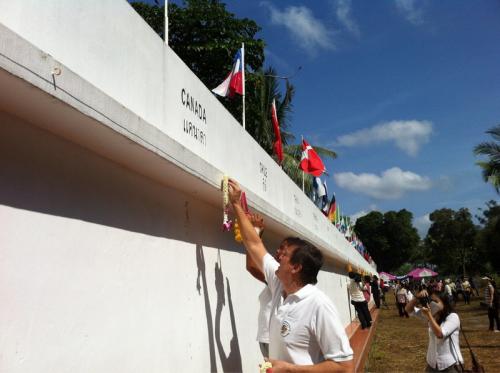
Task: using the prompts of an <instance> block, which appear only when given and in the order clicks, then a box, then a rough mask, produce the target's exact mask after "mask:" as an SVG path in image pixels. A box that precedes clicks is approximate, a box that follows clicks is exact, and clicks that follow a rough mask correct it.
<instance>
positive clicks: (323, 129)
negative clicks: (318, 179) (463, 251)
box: [226, 0, 500, 234]
mask: <svg viewBox="0 0 500 373" xmlns="http://www.w3.org/2000/svg"><path fill="white" fill-rule="evenodd" d="M226 4H227V9H228V10H229V11H231V12H233V13H235V14H236V15H237V16H238V17H240V18H242V17H248V18H251V19H254V20H255V21H256V22H257V23H258V24H259V25H260V26H261V27H262V31H261V33H260V35H259V36H260V37H261V38H263V39H264V40H265V42H266V44H267V47H266V65H272V66H274V67H275V68H276V69H277V70H278V72H279V74H281V75H288V74H293V73H294V72H295V71H296V69H297V67H298V66H302V69H301V71H300V73H299V74H298V75H296V76H295V77H294V78H293V79H292V83H293V84H294V85H295V87H296V96H295V99H294V102H293V104H294V114H293V120H292V130H293V132H294V133H295V134H296V135H297V137H298V138H299V139H300V135H304V137H305V138H306V139H307V140H308V141H309V142H310V143H311V144H312V145H313V146H314V145H321V146H327V147H330V148H332V149H334V150H335V151H337V152H338V154H339V157H338V159H336V160H334V161H328V162H327V169H328V170H329V173H330V175H329V176H328V177H327V184H328V187H329V189H330V191H331V190H334V191H335V193H336V196H337V201H339V203H340V205H341V208H342V210H343V212H345V213H347V214H348V215H351V216H359V215H362V214H364V213H367V212H368V211H370V210H373V209H376V210H379V211H382V212H385V211H388V210H399V209H402V208H406V209H408V210H410V211H411V212H412V213H413V214H414V223H415V225H416V226H417V227H418V228H419V230H420V232H421V234H422V233H425V229H426V228H427V226H428V220H427V219H426V215H427V214H429V213H430V212H432V211H434V210H435V209H438V208H442V207H449V208H453V209H458V208H460V207H468V208H469V209H470V210H471V211H472V212H473V213H477V208H478V207H482V206H484V202H486V201H488V200H490V199H496V200H498V196H497V195H496V193H495V192H494V190H493V188H492V187H491V186H490V185H488V184H486V183H484V182H483V181H482V179H481V175H480V169H479V168H478V167H477V166H476V165H475V161H476V160H477V159H476V158H475V157H474V155H473V154H472V149H473V147H474V145H476V144H477V143H479V142H481V141H484V140H489V137H488V136H487V135H486V134H485V133H484V132H485V131H486V130H487V129H488V128H491V127H492V126H493V125H496V124H498V123H500V2H498V1H493V0H491V1H462V0H439V1H437V0H434V1H431V0H427V1H426V0H420V1H412V0H394V1H356V0H351V1H349V0H331V1H330V0H321V1H320V0H317V1H305V0H302V1H262V2H259V1H236V0H234V1H226Z"/></svg>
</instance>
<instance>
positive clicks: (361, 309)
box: [348, 272, 372, 329]
mask: <svg viewBox="0 0 500 373" xmlns="http://www.w3.org/2000/svg"><path fill="white" fill-rule="evenodd" d="M349 278H350V279H351V281H350V283H349V287H348V290H349V295H350V296H351V304H352V305H353V306H354V309H355V310H356V312H357V314H358V318H359V322H360V323H361V329H366V328H369V327H370V326H372V317H371V315H370V311H369V310H368V303H367V302H366V300H365V297H364V296H363V285H362V284H361V276H360V275H359V274H357V273H355V272H349Z"/></svg>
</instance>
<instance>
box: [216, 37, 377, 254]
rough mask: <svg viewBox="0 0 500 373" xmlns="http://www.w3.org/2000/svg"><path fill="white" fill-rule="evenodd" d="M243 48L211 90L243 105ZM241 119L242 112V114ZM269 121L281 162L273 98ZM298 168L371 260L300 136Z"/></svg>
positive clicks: (313, 153)
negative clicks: (306, 175)
mask: <svg viewBox="0 0 500 373" xmlns="http://www.w3.org/2000/svg"><path fill="white" fill-rule="evenodd" d="M244 61H245V50H244V46H242V48H241V49H239V50H238V52H237V53H236V55H235V57H234V60H233V68H232V69H231V71H230V73H229V75H228V76H227V77H226V79H224V81H223V82H222V83H221V84H220V85H219V86H218V87H216V88H214V89H213V90H212V92H214V93H215V94H217V95H219V96H222V97H234V95H235V94H238V95H241V96H243V105H244V97H245V68H244V65H245V63H244ZM243 121H244V116H243ZM271 122H272V125H273V130H274V136H275V141H274V143H273V151H274V153H275V154H276V158H277V160H278V163H279V164H280V165H281V164H282V163H283V143H282V141H281V133H280V126H279V122H278V114H277V111H276V101H275V99H273V102H272V104H271ZM299 168H300V169H301V170H302V171H303V172H305V173H307V174H310V175H312V176H314V179H313V201H314V203H315V204H316V205H317V206H318V208H319V209H320V210H321V211H322V212H323V214H324V215H325V216H327V217H328V219H329V220H330V221H331V222H332V224H334V225H335V226H336V227H337V229H338V230H339V231H340V232H341V233H342V234H344V236H345V238H346V239H347V240H348V241H349V242H350V243H351V245H352V246H353V247H354V248H355V249H356V250H357V251H358V252H359V253H360V254H361V255H362V256H363V257H364V258H365V259H366V260H367V261H368V262H371V257H370V255H369V253H368V252H367V251H366V249H365V247H364V245H363V242H361V240H360V239H358V238H357V237H356V234H355V233H354V230H353V227H352V225H351V222H350V219H348V218H347V217H346V216H342V215H341V213H340V206H339V205H338V204H337V201H336V199H335V193H333V196H332V199H331V200H329V198H328V188H327V186H326V182H323V181H321V179H320V176H321V175H322V174H323V173H325V172H326V168H325V165H324V163H323V161H322V160H321V158H320V157H319V155H318V154H317V153H316V151H315V150H314V148H313V147H312V146H311V145H309V143H308V142H307V141H306V140H305V139H302V155H301V159H300V163H299Z"/></svg>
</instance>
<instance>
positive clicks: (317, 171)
mask: <svg viewBox="0 0 500 373" xmlns="http://www.w3.org/2000/svg"><path fill="white" fill-rule="evenodd" d="M299 168H300V169H301V170H302V171H304V172H305V173H308V174H311V175H313V176H320V175H321V174H322V173H323V172H326V168H325V165H324V164H323V161H322V160H321V158H320V157H319V156H318V154H317V153H316V151H315V150H314V149H313V147H312V146H311V145H309V144H308V143H307V141H306V140H304V139H302V158H301V159H300V164H299Z"/></svg>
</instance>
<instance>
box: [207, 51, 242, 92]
mask: <svg viewBox="0 0 500 373" xmlns="http://www.w3.org/2000/svg"><path fill="white" fill-rule="evenodd" d="M244 80H245V69H244V52H243V49H238V53H236V56H235V57H234V63H233V69H232V70H231V72H230V73H229V75H228V76H227V78H226V79H225V80H224V81H223V82H222V83H221V84H220V85H219V86H218V87H217V88H214V89H212V92H213V93H215V94H217V95H219V96H222V97H233V96H234V94H235V93H237V94H239V95H243V93H244Z"/></svg>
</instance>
